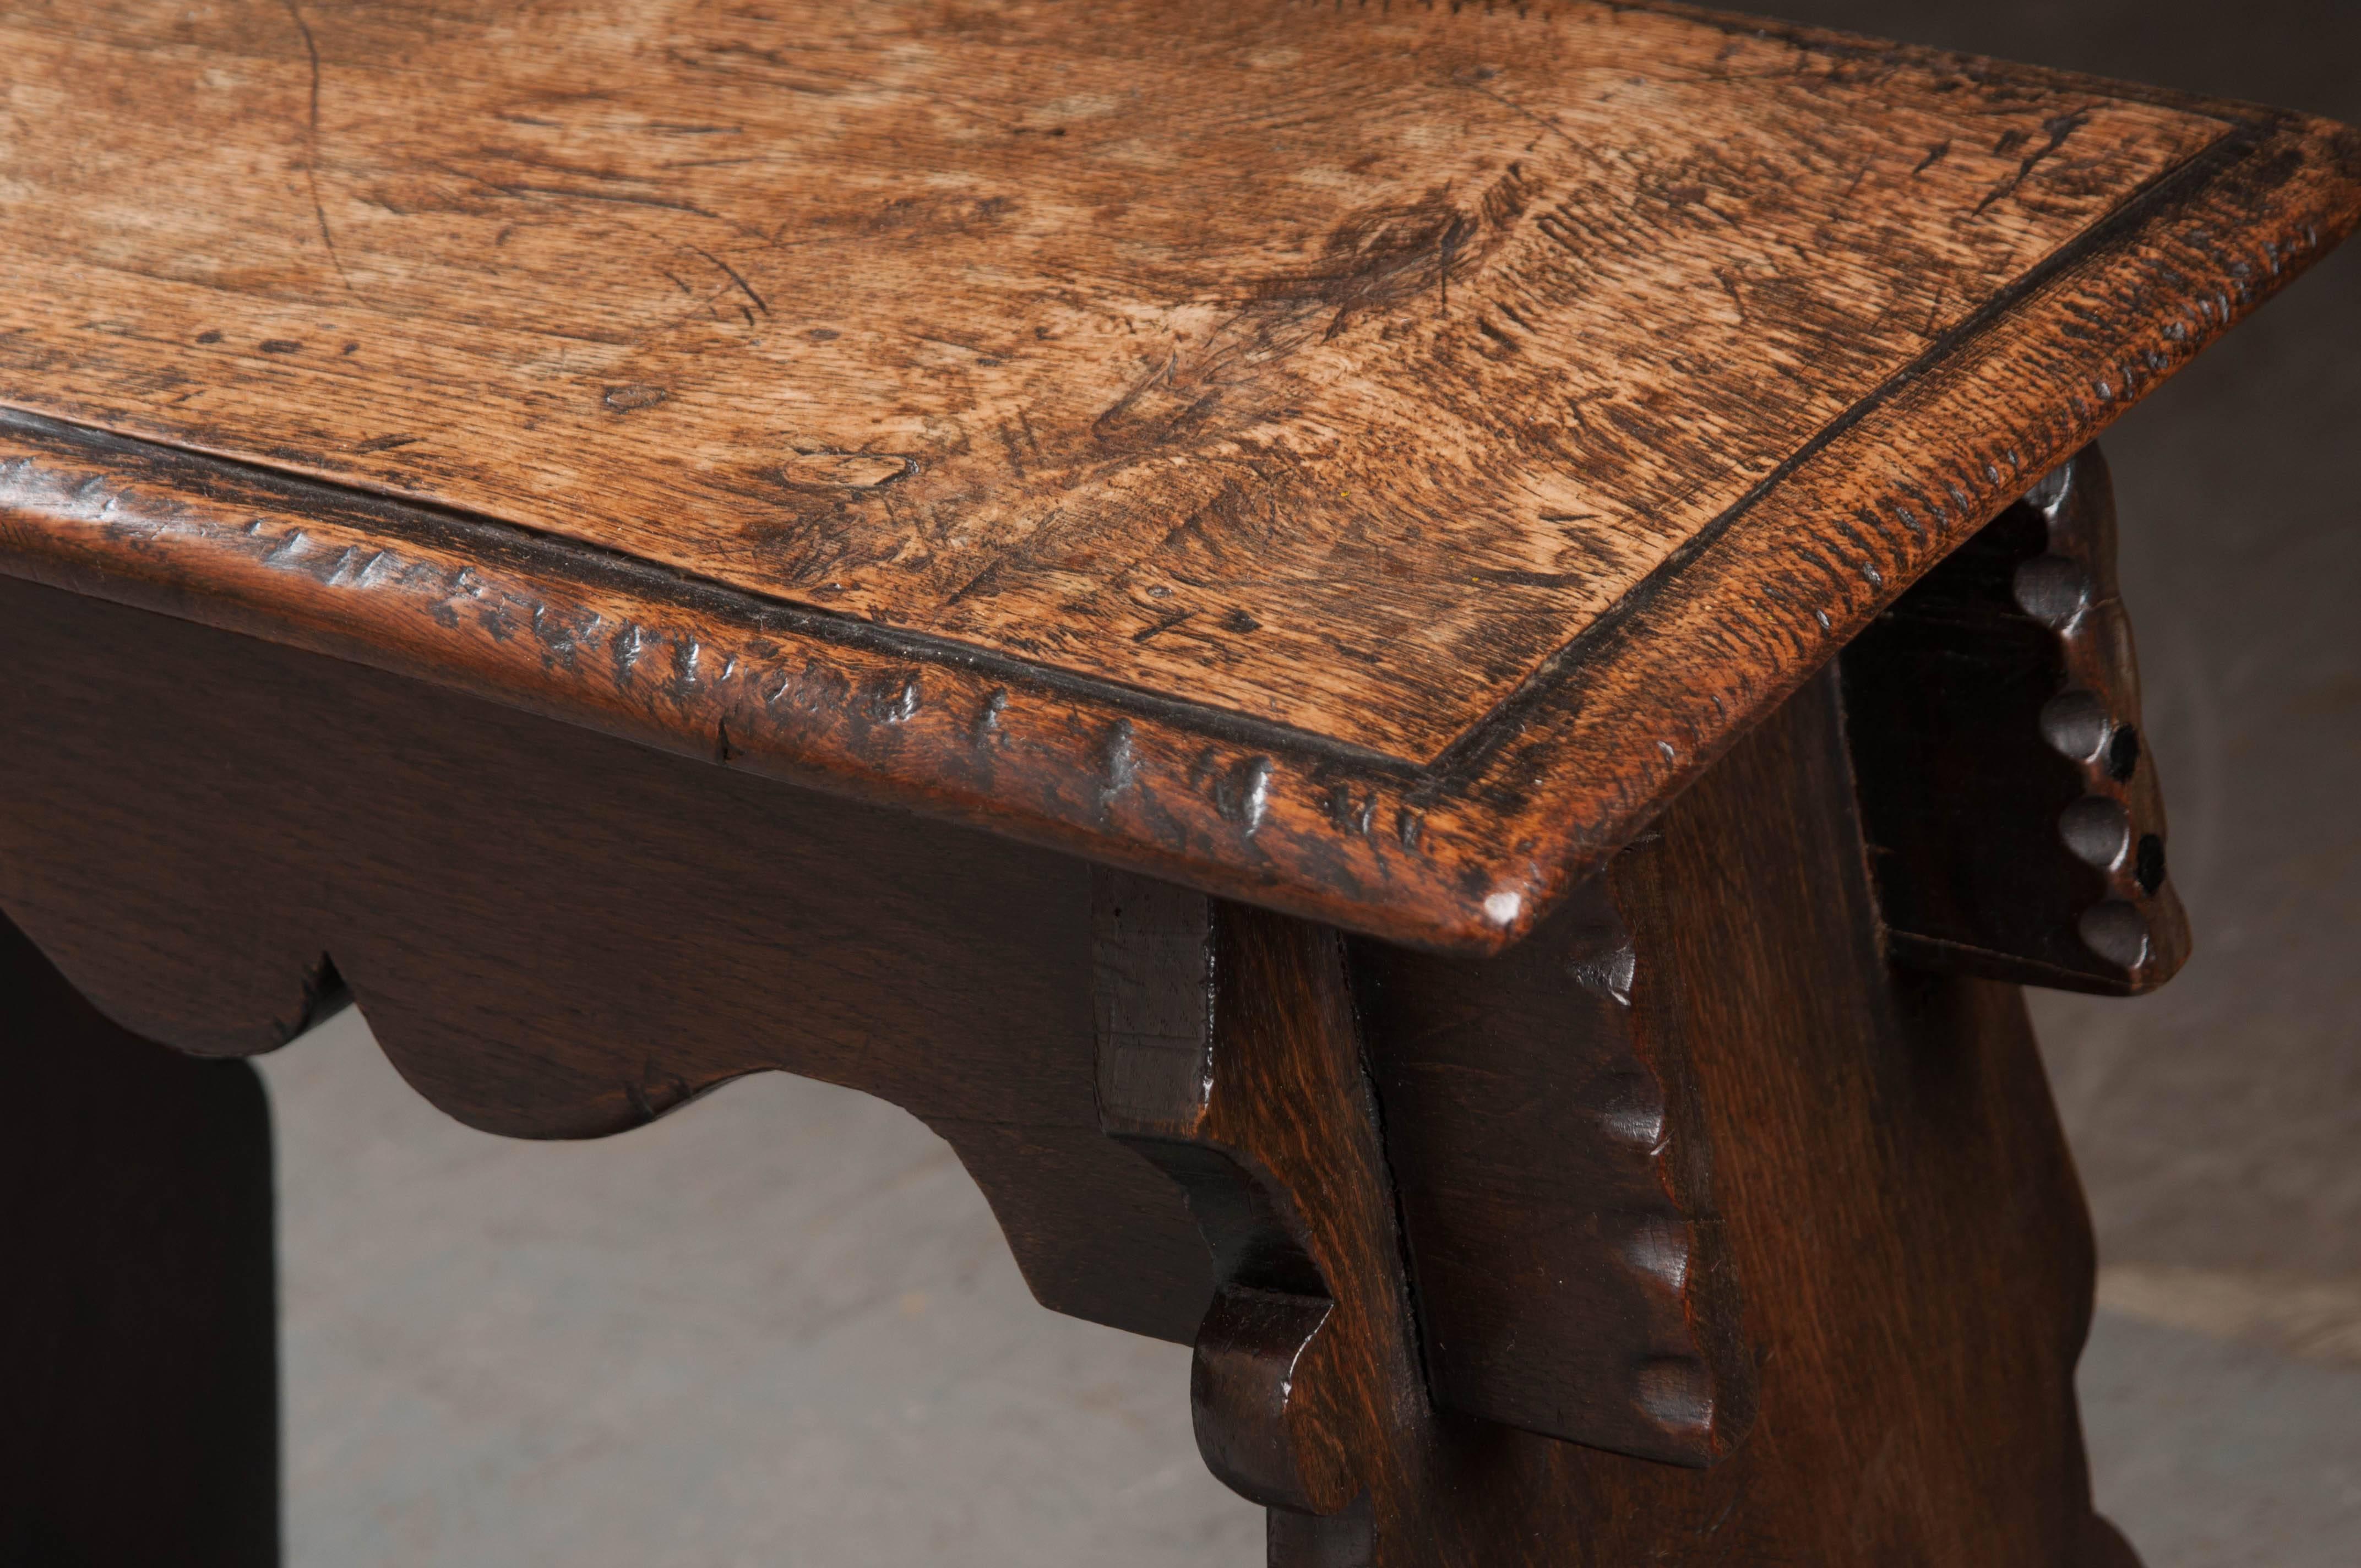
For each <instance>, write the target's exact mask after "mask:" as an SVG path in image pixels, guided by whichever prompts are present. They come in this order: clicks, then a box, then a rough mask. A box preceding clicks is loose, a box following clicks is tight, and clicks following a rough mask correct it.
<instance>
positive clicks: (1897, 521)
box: [0, 0, 2361, 948]
mask: <svg viewBox="0 0 2361 1568" xmlns="http://www.w3.org/2000/svg"><path fill="white" fill-rule="evenodd" d="M0 44H5V58H6V60H7V61H8V64H7V66H6V68H5V70H6V73H7V74H6V82H7V98H6V104H5V119H0V211H5V223H0V258H5V262H6V265H7V267H8V269H9V272H10V276H11V280H12V287H11V289H10V291H8V294H7V296H6V298H5V300H0V405H7V406H12V407H14V408H16V409H18V410H22V411H28V412H30V413H33V414H38V415H42V416H47V417H49V418H53V419H58V420H62V421H66V422H70V427H58V426H45V425H40V424H38V423H37V422H17V423H16V424H15V425H14V426H12V428H11V429H10V430H9V431H8V432H7V433H6V434H5V441H6V444H7V445H8V446H9V448H10V450H9V451H8V452H7V453H6V455H5V457H6V459H7V460H8V463H9V466H8V468H7V470H6V478H5V481H0V509H5V521H0V568H5V570H8V571H11V572H14V573H16V574H18V575H24V576H36V577H40V578H43V579H46V580H49V581H54V582H62V583H68V584H70V585H71V586H74V587H79V588H81V589H82V590H83V591H89V592H98V593H103V594H108V595H112V596H114V597H117V598H125V599H127V600H130V601H132V602H137V603H143V604H148V605H151V606H154V607H156V608H165V609H172V610H174V611H175V612H177V613H182V614H188V615H193V616H196V617H199V618H201V619H206V620H215V621H219V622H222V623H225V624H234V625H236V626H239V627H241V628H243V629H247V630H258V631H261V632H263V633H265V634H267V635H270V636H275V637H279V638H282V639H286V640H290V641H298V642H302V643H305V644H306V645H310V646H314V647H321V648H324V649H326V650H328V651H332V652H340V653H344V654H346V655H348V656H354V657H358V658H361V659H364V660H366V661H368V662H370V663H379V664H380V665H383V666H386V667H390V668H395V669H400V670H402V671H405V672H407V673H414V674H425V675H427V676H429V677H431V678H434V679H437V680H441V681H444V682H445V683H446V684H451V685H460V686H464V687H467V688H469V689H473V690H477V691H479V692H483V693H485V694H487V695H491V696H498V697H500V698H501V699H503V700H507V701H511V702H515V703H519V704H522V705H524V706H527V707H535V708H538V709H540V710H543V711H546V712H552V713H558V714H562V715H564V716H566V717H568V718H574V719H576V720H577V721H580V722H585V723H589V724H593V725H598V726H600V727H604V728H609V729H620V730H622V731H623V732H626V733H631V734H633V735H635V736H636V737H638V738H641V739H645V740H655V741H657V742H658V743H663V744H668V745H671V746H674V747H675V748H676V749H685V750H688V751H692V752H694V753H696V754H699V755H712V756H716V757H719V759H721V760H723V761H727V762H739V761H741V760H742V761H743V762H746V763H747V764H749V765H752V766H754V767H757V768H760V769H764V770H766V771H772V772H777V773H785V774H788V775H790V776H796V777H800V778H821V779H824V780H826V781H827V782H829V783H830V784H833V785H834V786H835V787H838V788H840V789H842V790H846V791H849V792H851V793H854V794H858V795H863V796H865V797H870V798H880V799H895V800H898V801H902V802H904V803H906V804H916V805H919V806H924V807H927V808H930V809H934V810H938V811H940V812H944V813H947V814H949V815H952V816H955V817H963V818H968V819H973V820H988V821H990V822H992V823H993V824H994V825H995V826H997V827H1000V828H1003V829H1004V830H1005V831H1008V832H1012V833H1015V834H1017V835H1019V836H1022V837H1027V838H1030V839H1035V840H1037V841H1041V842H1049V843H1055V844H1059V845H1061V846H1065V847H1073V848H1082V849H1084V850H1088V851H1089V852H1091V853H1093V854H1094V855H1097V856H1099V857H1100V858H1104V859H1108V860H1115V861H1122V862H1125V863H1126V864H1129V865H1131V866H1133V867H1135V868H1137V869H1139V870H1144V871H1148V872H1154V873H1156V874H1159V875H1164V876H1168V877H1173V878H1177V879H1179V880H1183V881H1189V882H1192V883H1196V884H1198V885H1201V886H1205V887H1209V888H1213V889H1215V890H1217V891H1221V892H1224V893H1228V894H1235V895H1239V896H1244V897H1247V898H1251V899H1255V900H1258V901H1260V902H1264V903H1268V904H1274V905H1281V906H1283V907H1286V908H1289V909H1290V910H1293V911H1295V912H1298V913H1301V914H1306V915H1312V916H1318V917H1321V918H1323V919H1330V920H1334V921H1337V922H1340V923H1343V924H1346V925H1350V926H1353V927H1357V928H1360V929H1363V930H1367V931H1371V932H1375V933H1378V934H1381V935H1388V936H1392V937H1396V938H1407V939H1412V940H1419V941H1423V942H1428V943H1433V944H1438V945H1446V946H1460V947H1467V948H1490V947H1495V946H1498V945H1499V943H1501V942H1503V941H1505V940H1507V939H1509V938H1511V937H1513V936H1515V935H1517V934H1519V933H1521V932H1522V931H1523V930H1525V929H1526V928H1528V927H1530V925H1531V924H1532V921H1533V919H1534V918H1536V917H1537V916H1538V915H1539V914H1540V913H1541V912H1542V911H1543V909H1544V908H1545V907H1546V906H1547V905H1549V904H1550V903H1551V901H1552V900H1553V899H1554V897H1555V896H1556V895H1557V894H1560V893H1561V892H1563V891H1564V890H1565V888H1566V887H1568V886H1570V885H1572V883H1573V882H1575V881H1576V880H1579V878H1580V876H1581V875H1582V874H1583V873H1584V872H1587V870H1588V869H1589V868H1590V867H1591V866H1592V865H1593V864H1594V863H1595V862H1596V861H1597V860H1598V857H1599V856H1600V855H1601V854H1603V853H1604V852H1606V851H1607V850H1611V849H1612V848H1613V847H1614V846H1615V845H1616V844H1617V843H1618V842H1620V841H1621V840H1622V839H1625V838H1628V837H1629V835H1630V833H1631V831H1632V830H1633V829H1634V828H1636V827H1637V826H1638V825H1639V824H1640V822H1641V821H1642V820H1644V818H1645V817H1646V815H1647V814H1648V813H1649V812H1650V811H1652V810H1653V808H1654V807H1655V806H1657V805H1658V804H1659V803H1660V802H1661V801H1662V799H1663V798H1664V796H1665V795H1667V794H1668V793H1669V792H1670V791H1671V790H1672V789H1674V788H1675V787H1677V786H1678V785H1679V784H1682V783H1684V782H1686V780H1687V779H1688V778H1689V777H1691V776H1693V775H1694V773H1696V771H1697V769H1698V768H1699V767H1700V766H1702V765H1703V763H1704V762H1707V761H1708V760H1710V758H1711V757H1712V756H1713V755H1715V754H1717V753H1718V751H1719V750H1720V749H1721V748H1722V747H1723V746H1725V745H1726V744H1728V742H1729V741H1730V739H1731V738H1732V737H1733V736H1734V735H1735V734H1736V733H1737V732H1738V731H1739V730H1740V729H1741V728H1742V727H1743V726H1744V724H1745V723H1746V722H1747V721H1749V720H1750V719H1752V718H1755V717H1759V716H1760V715H1761V714H1762V713H1763V712H1764V711H1766V710H1767V709H1768V707H1770V706H1771V705H1772V704H1773V703H1775V702H1776V700H1777V699H1778V698H1779V697H1780V696H1784V694H1785V693H1786V692H1787V691H1789V690H1791V689H1792V688H1793V687H1794V686H1795V685H1796V684H1797V683H1798V682H1799V681H1800V680H1802V679H1803V678H1804V677H1805V676H1806V675H1807V674H1809V673H1810V672H1811V670H1813V669H1814V668H1816V667H1817V665H1818V664H1819V663H1823V662H1825V660H1826V659H1827V658H1828V656H1829V654H1830V653H1831V652H1833V651H1834V650H1835V648H1836V647H1838V646H1839V644H1840V643H1841V642H1842V641H1843V640H1844V639H1845V637H1846V636H1847V635H1848V634H1849V633H1850V631H1851V630H1855V629H1857V628H1858V627H1859V626H1860V625H1861V623H1862V622H1863V620H1865V618H1866V617H1867V616H1868V615H1869V614H1871V613H1872V612H1873V611H1874V610H1875V609H1877V608H1878V607H1879V606H1880V605H1882V604H1883V602H1885V600H1887V599H1888V598H1891V597H1892V596H1893V595H1894V593H1896V592H1898V591H1900V589H1901V588H1902V587H1905V585H1906V584H1907V583H1908V582H1909V581H1910V580H1912V579H1913V578H1914V577H1915V576H1916V575H1917V574H1918V573H1920V572H1922V571H1923V570H1925V569H1926V567H1927V566H1928V565H1931V564H1932V563H1933V562H1934V561H1935V560H1937V559H1939V558H1940V556H1941V555H1942V554H1943V553H1944V552H1945V551H1946V550H1947V549H1948V548H1949V547H1950V546H1952V545H1954V544H1956V543H1959V542H1960V540H1961V539H1962V538H1964V537H1965V536H1966V535H1967V534H1968V533H1969V532H1971V531H1972V530H1973V529H1974V528H1975V527H1976V526H1977V525H1978V524H1980V523H1981V522H1982V521H1984V519H1985V518H1987V517H1989V516H1991V515H1992V514H1993V512H1995V511H1997V510H1999V508H2000V507H2001V506H2002V505H2004V504H2005V503H2006V502H2007V501H2008V500H2010V499H2014V497H2015V495H2016V494H2017V493H2020V492H2021V491H2022V490H2023V489H2025V488H2026V487H2027V486H2028V485H2030V484H2031V483H2032V482H2033V481H2034V480H2035V479H2036V478H2037V477H2039V476H2040V475H2041V474H2042V473H2044V472H2046V471H2047V470H2048V468H2049V467H2050V466H2053V465H2054V464H2055V463H2056V462H2057V461H2059V459H2061V458H2062V457H2063V456H2064V455H2067V454H2069V453H2070V452H2071V451H2072V450H2074V449H2075V448H2076V447H2078V446H2079V445H2080V444H2082V443H2083V442H2084V441H2085V440H2087V438H2088V437H2089V435H2090V434H2091V433H2092V432H2093V431H2095V430H2096V429H2097V428H2098V427H2100V426H2102V425H2103V424H2104V423H2105V422H2108V421H2109V420H2110V419H2111V418H2112V417H2114V414H2115V413H2117V412H2118V411H2120V410H2121V409H2122V408H2123V407H2125V406H2126V405H2127V404H2128V402H2129V401H2130V400H2133V399H2134V398H2136V396H2138V395H2139V394H2140V393H2142V392H2144V391H2146V390H2147V389H2148V388H2149V387H2151V386H2152V385H2153V384H2154V383H2155V382H2156V381H2157V380H2158V379H2159V378H2161V377H2162V376H2164V375H2166V374H2169V372H2170V371H2171V370H2172V369H2173V368H2175V367H2177V366H2178V365H2179V364H2180V363H2181V362H2182V361H2184V360H2185V359H2186V358H2187V356H2189V355H2190V354H2191V353H2193V352H2194V351H2195V350H2196V349H2197V347H2199V346H2200V345H2202V343H2203V342H2204V341H2206V340H2207V339H2209V338H2210V337H2212V336H2213V334H2216V333H2218V332H2219V331H2220V330H2221V329H2222V328H2223V327H2224V326H2225V325H2226V324H2227V323H2229V321H2230V320H2231V319H2233V318H2234V317H2235V316H2236V315H2237V314H2239V313H2242V312H2244V311H2245V310H2246V309H2248V308H2250V307H2251V306H2252V305H2253V304H2254V303H2256V302H2257V301H2259V300H2260V299H2261V298H2262V297H2263V296H2265V295H2266V294H2268V292H2269V291H2271V290H2272V289H2273V288H2275V287H2276V286H2277V285H2278V284H2279V282H2280V281H2282V280H2284V279H2285V278H2287V277H2288V276H2290V275H2292V273H2293V272H2294V271H2296V270H2298V269H2301V266H2303V265H2304V264H2305V263H2307V262H2308V261H2309V260H2311V259H2312V258H2313V257H2314V256H2316V255H2317V254H2318V253H2319V252H2320V251H2321V250H2322V249H2323V248H2324V247H2326V246H2327V245H2329V244H2332V243H2334V240H2335V239H2336V238H2337V237H2339V236H2341V235H2342V234H2343V233H2344V232H2345V230H2346V229H2348V228H2349V227H2350V226H2351V225H2352V224H2353V222H2354V221H2355V217H2356V206H2361V194H2356V166H2361V142H2356V139H2355V138H2354V137H2353V136H2352V134H2351V133H2349V132H2346V131H2345V130H2343V129H2342V128H2341V127H2336V126H2329V125H2326V124H2324V123H2323V122H2317V121H2308V120H2303V119H2301V118H2298V117H2296V116H2291V115H2277V114H2274V113H2271V112H2268V111H2261V110H2253V109H2248V108H2245V107H2241V106H2237V105H2225V104H2212V103H2203V102H2198V101H2193V100H2188V99H2184V98H2180V97H2176V96H2173V95H2170V94H2165V93H2151V92H2147V91H2144V90H2139V89H2133V88H2125V87H2122V86H2119V85H2114V84H2107V83H2101V82H2092V81H2089V80H2085V79H2081V78H2074V77H2068V76H2061V75H2058V74H2055V73H2047V72H2041V71H2028V70H2019V69H2015V68H2001V67H1995V66H1993V65H1992V64H1991V63H1990V62H1985V61H1978V60H1968V59H1964V58H1960V57H1952V56H1945V55H1941V54H1938V53H1935V52H1931V51H1927V50H1920V49H1903V48H1899V47H1893V46H1885V45H1880V44H1874V43H1871V42H1868V41H1865V40H1861V39H1855V38H1839V37H1835V36H1832V35H1823V34H1814V33H1809V32H1805V31H1800V30H1796V29H1793V28H1786V27H1773V26H1758V25H1755V24H1752V23H1741V22H1740V21H1738V20H1735V19H1731V18H1722V17H1715V16H1708V15H1704V14H1691V13H1686V12H1675V11H1670V10H1658V9H1650V8H1644V7H1642V8H1632V7H1610V6H1606V5H1588V4H1579V3H1576V4H1569V5H1559V6H1552V7H1526V8H1518V9H1514V10H1511V9H1507V8H1499V9H1479V8H1476V7H1451V8H1446V7H1435V8H1424V7H1417V6H1408V5H1405V6H1399V7H1347V8H1343V9H1339V8H1334V7H1329V6H1318V5H1279V6H1258V5H1197V6H1170V5H1155V4H1148V3H1147V0H1138V3H1135V4H1128V5H1105V6H1097V7H1090V8H1069V7H1064V6H1058V5H1048V4H1022V3H1018V4H1008V5H972V6H971V5H961V6H953V5H947V4H934V3H913V4H907V5H875V6H862V7H857V8H842V7H829V6H822V5H814V4H782V5H775V6H772V7H768V8H766V9H764V10H763V11H760V12H756V11H752V10H744V9H730V10H715V9H712V8H709V7H704V6H698V5H689V4H686V0H678V3H675V0H603V3H602V0H571V3H567V4H543V5H527V6H509V5H500V6H494V5H468V4H457V5H436V6H432V7H429V6H424V5H402V4H395V3H391V0H372V3H362V4H352V5H338V6H334V7H330V6H325V5H310V4H304V3H302V0H228V3H225V4H222V5H211V6H205V7H201V8H196V9H191V8H189V7H187V6H184V5H179V4H176V3H175V4H165V3H163V0H99V3H94V4H93V3H86V0H71V3H68V0H31V3H28V4H26V5H17V6H14V7H12V8H11V9H10V11H9V13H8V16H6V18H5V21H0ZM75 430H83V431H88V430H104V431H106V432H111V433H115V434H117V435H123V436H130V437H134V438H137V441H138V442H140V443H142V444H146V446H147V447H151V448H152V449H153V450H146V449H143V448H130V447H124V446H118V445H111V444H106V443H104V442H94V441H92V440H89V439H84V438H79V437H77V436H76V435H75V434H74V433H73V432H74V431H75ZM78 441H79V442H80V444H77V442H78ZM190 454H203V455H208V456H209V458H210V459H211V460H210V461H201V460H199V459H197V458H195V457H192V456H189V455H190ZM276 476H288V477H292V478H294V479H301V480H308V481H313V482H324V483H330V484H333V485H334V486H335V487H337V489H336V490H335V491H333V492H332V491H327V490H312V489H306V488H302V486H301V485H294V484H289V483H285V482H282V481H280V479H279V478H277V477H276ZM93 478H96V479H98V481H99V487H98V489H97V490H94V491H93V490H88V489H84V488H83V487H84V486H85V485H87V484H88V483H89V482H90V481H91V480H92V479H93ZM274 487H275V488H274ZM264 492H268V494H267V495H266V494H264ZM428 536H432V537H433V540H434V544H435V546H436V547H435V548H428V547H426V546H425V545H424V544H423V543H422V541H423V540H425V539H426V538H427V537H428ZM347 552H350V553H351V554H346V553H347ZM290 567H292V568H296V569H293V570H289V569H286V568H290ZM586 573H588V574H593V575H602V576H601V578H600V585H599V589H598V592H596V593H588V592H585V591H584V590H583V589H582V588H581V587H580V585H579V579H580V578H581V577H582V576H584V575H585V574H586ZM568 585H571V586H570V587H569V586H568ZM979 737H981V738H982V740H981V741H980V740H979ZM980 745H981V746H982V747H983V749H985V750H986V751H989V750H991V749H992V748H999V747H1006V748H1007V749H1008V751H1010V752H1011V753H1013V754H1010V755H1005V756H1004V755H997V754H995V755H993V756H991V757H988V758H983V759H979V757H978V754H977V753H978V751H979V746H980Z"/></svg>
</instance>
